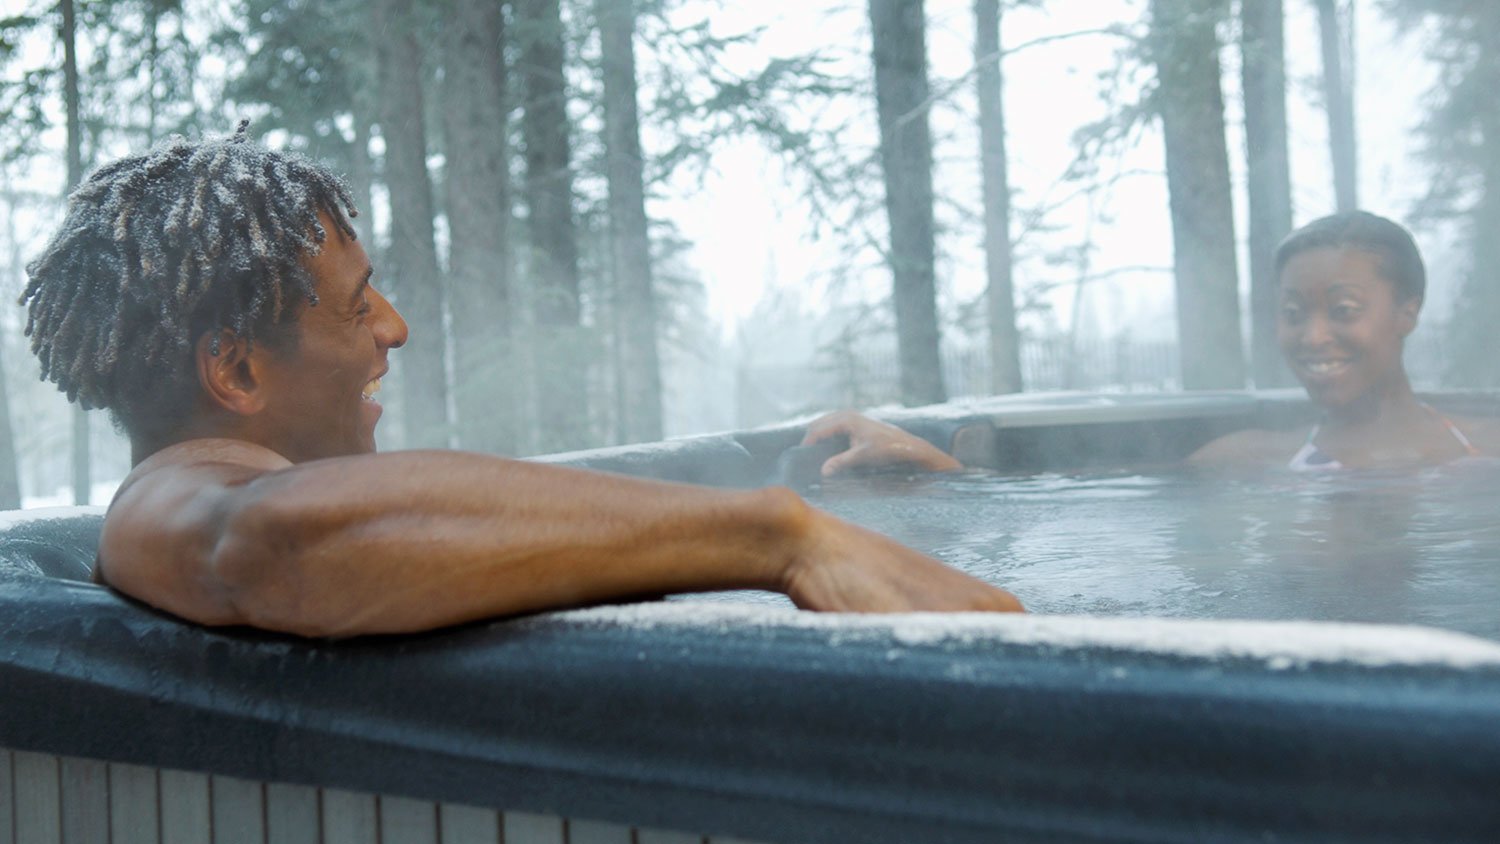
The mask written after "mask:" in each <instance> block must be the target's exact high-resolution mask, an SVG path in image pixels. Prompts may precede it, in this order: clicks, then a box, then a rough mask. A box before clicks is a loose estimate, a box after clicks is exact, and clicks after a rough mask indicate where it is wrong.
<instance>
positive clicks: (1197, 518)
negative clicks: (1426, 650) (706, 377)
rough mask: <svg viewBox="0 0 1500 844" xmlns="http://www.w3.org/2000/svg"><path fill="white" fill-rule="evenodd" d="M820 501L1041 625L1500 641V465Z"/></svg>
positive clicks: (960, 480)
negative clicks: (1196, 621) (963, 576)
mask: <svg viewBox="0 0 1500 844" xmlns="http://www.w3.org/2000/svg"><path fill="white" fill-rule="evenodd" d="M809 500H810V501H812V503H814V504H815V505H817V506H819V507H822V508H824V509H826V510H829V511H831V512H833V513H835V514H837V515H839V516H842V517H844V518H846V519H849V520H851V521H854V522H857V523H859V524H862V525H866V526H868V527H871V528H874V529H876V530H879V531H881V532H883V533H886V534H888V535H890V536H893V537H895V538H896V539H899V540H901V541H902V542H905V543H907V544H909V545H911V546H913V547H915V548H919V549H921V550H923V551H926V552H927V553H929V554H932V555H933V556H935V557H938V558H939V559H942V560H944V561H946V562H947V563H949V564H951V565H954V566H956V567H958V568H961V569H963V570H965V571H968V572H970V573H971V574H974V575H975V576H977V577H980V578H983V579H985V580H988V581H990V582H992V583H996V584H999V585H1001V586H1004V587H1005V588H1007V589H1009V590H1011V591H1012V592H1014V593H1016V595H1018V596H1019V597H1020V598H1021V599H1022V600H1023V601H1024V602H1025V603H1026V605H1027V607H1028V608H1030V609H1031V610H1033V611H1035V612H1047V613H1090V614H1100V615H1154V616H1175V617H1191V618H1250V619H1304V620H1328V621H1361V622H1380V623H1401V624H1425V625H1431V626H1436V627H1443V628H1447V629H1450V630H1457V631H1462V632H1466V633H1473V634H1477V635H1480V636H1485V637H1489V638H1495V639H1500V518H1497V515H1500V460H1468V461H1462V462H1460V463H1455V464H1450V465H1448V466H1445V467H1441V468H1437V469H1431V470H1426V471H1422V472H1416V473H1374V472H1364V473H1361V472H1343V473H1329V474H1326V475H1322V476H1316V477H1308V476H1305V475H1292V474H1290V473H1286V472H1278V473H1271V474H1267V475H1265V476H1263V477H1257V478H1240V479H1233V480H1228V479H1223V478H1212V479H1211V478H1205V477H1202V476H1199V475H1195V474H1193V473H1191V472H1188V471H1185V470H1184V471H1169V472H1163V473H1151V474H1142V473H1116V474H1095V475H1084V476H1072V475H1061V474H1047V475H1039V476H1031V477H1006V476H1000V475H994V474H986V473H979V472H971V473H964V474H957V475H946V476H944V475H938V476H922V477H915V478H903V477H883V478H876V479H865V480H840V481H834V482H829V483H827V484H825V485H823V486H822V487H821V488H819V489H815V490H813V491H812V492H811V493H810V494H809ZM735 598H736V599H743V593H736V595H735Z"/></svg>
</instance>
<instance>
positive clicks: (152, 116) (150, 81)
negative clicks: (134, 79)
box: [146, 0, 161, 147]
mask: <svg viewBox="0 0 1500 844" xmlns="http://www.w3.org/2000/svg"><path fill="white" fill-rule="evenodd" d="M160 25H161V2H160V0H148V2H147V4H146V39H147V43H146V146H147V147H153V146H156V122H157V117H156V66H157V64H158V63H159V62H160V61H161V44H160V43H159V39H158V33H157V30H158V28H159V27H160Z"/></svg>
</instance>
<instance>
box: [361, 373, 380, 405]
mask: <svg viewBox="0 0 1500 844" xmlns="http://www.w3.org/2000/svg"><path fill="white" fill-rule="evenodd" d="M378 392H380V379H379V378H372V379H370V383H368V384H366V385H365V389H364V398H365V401H374V400H375V394H376V393H378Z"/></svg>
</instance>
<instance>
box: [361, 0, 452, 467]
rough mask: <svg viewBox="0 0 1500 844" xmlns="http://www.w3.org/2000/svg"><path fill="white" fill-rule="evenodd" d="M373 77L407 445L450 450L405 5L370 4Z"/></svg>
mask: <svg viewBox="0 0 1500 844" xmlns="http://www.w3.org/2000/svg"><path fill="white" fill-rule="evenodd" d="M372 13H373V22H374V25H375V35H376V38H375V44H376V75H377V79H378V80H379V83H378V85H379V89H380V134H381V136H382V137H383V138H384V139H385V182H386V186H387V187H388V188H389V190H390V198H391V199H390V202H391V244H390V249H389V250H388V251H387V252H386V263H387V264H388V265H389V266H390V279H391V287H392V289H393V291H394V292H395V294H396V300H397V304H398V305H399V307H400V309H401V313H402V315H403V316H405V317H406V321H407V323H408V324H409V325H410V327H411V338H410V340H409V341H408V342H407V344H406V348H405V349H403V350H402V352H401V382H402V390H401V393H402V396H401V397H402V405H403V409H404V411H405V413H404V420H405V423H406V425H405V428H406V445H407V446H408V447H413V448H441V447H444V446H447V445H448V444H449V427H448V387H447V375H446V373H445V371H444V370H445V368H444V365H443V360H444V351H443V348H444V336H445V333H444V330H443V280H442V276H441V274H440V273H439V270H438V264H437V250H436V248H435V247H434V246H433V234H432V181H431V177H430V176H429V175H428V172H427V133H426V130H425V127H423V125H422V116H423V111H422V60H421V52H420V48H419V47H418V46H417V40H416V37H415V34H414V32H413V27H414V21H413V15H412V4H411V0H375V2H374V4H373V6H372Z"/></svg>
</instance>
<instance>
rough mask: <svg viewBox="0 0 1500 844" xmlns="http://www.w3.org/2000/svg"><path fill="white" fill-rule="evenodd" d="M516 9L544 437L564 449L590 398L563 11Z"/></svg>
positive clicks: (581, 424) (577, 434) (520, 2)
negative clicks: (581, 318) (580, 289)
mask: <svg viewBox="0 0 1500 844" xmlns="http://www.w3.org/2000/svg"><path fill="white" fill-rule="evenodd" d="M514 15H515V17H514V20H515V30H516V32H515V36H516V40H517V41H518V42H519V43H520V51H519V61H518V63H517V66H516V70H517V71H518V72H519V73H520V75H521V90H522V98H523V100H524V111H523V113H522V118H521V135H522V138H523V139H524V142H525V144H526V155H525V161H526V180H525V194H526V205H527V209H528V211H529V212H530V231H531V251H530V257H531V269H532V273H531V276H532V282H533V285H534V288H533V296H532V299H533V303H534V304H533V313H534V316H535V323H536V341H535V342H536V349H535V362H536V363H535V367H536V368H535V373H534V374H535V378H536V424H537V434H538V436H537V445H538V447H539V448H540V450H541V451H543V452H548V451H563V450H567V449H573V448H580V447H582V446H584V445H587V444H589V433H588V412H589V405H588V393H587V374H588V355H587V348H588V346H587V344H586V343H585V342H584V341H585V339H586V338H585V337H584V332H583V329H582V327H581V325H580V324H579V323H580V317H581V314H580V310H579V297H578V232H577V226H576V224H575V222H574V218H573V170H572V144H571V142H570V140H569V130H570V126H569V124H568V112H567V101H568V93H567V85H566V79H565V77H564V75H563V28H562V13H561V10H560V9H559V6H558V0H516V3H515V6H514Z"/></svg>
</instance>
